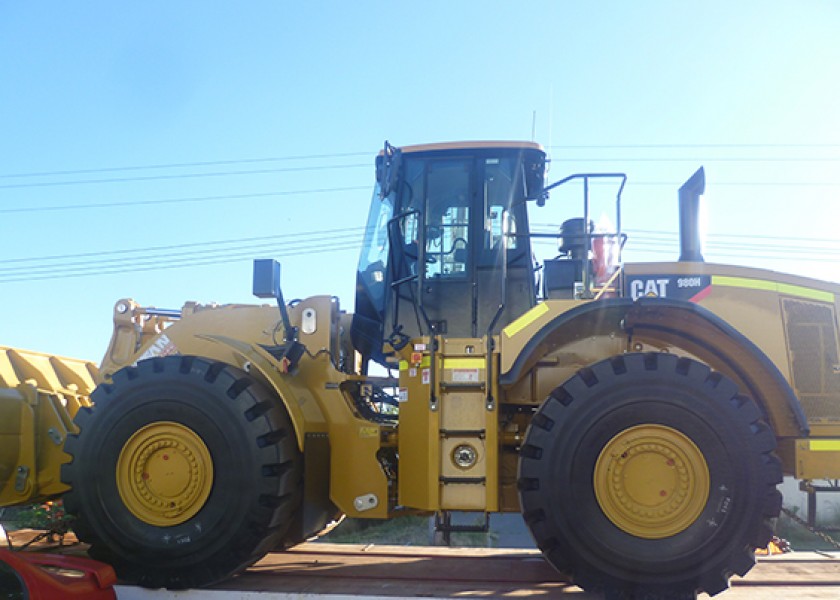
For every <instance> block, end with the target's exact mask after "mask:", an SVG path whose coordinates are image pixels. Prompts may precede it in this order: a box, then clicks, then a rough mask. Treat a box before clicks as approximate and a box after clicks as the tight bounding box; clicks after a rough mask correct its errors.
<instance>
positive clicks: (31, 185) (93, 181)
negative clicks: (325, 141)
mask: <svg viewBox="0 0 840 600" xmlns="http://www.w3.org/2000/svg"><path fill="white" fill-rule="evenodd" d="M359 167H368V168H369V167H370V165H369V164H367V163H365V164H352V165H316V166H310V167H286V168H282V169H254V170H249V171H223V172H215V173H178V174H175V175H146V176H142V177H113V178H109V179H73V180H69V179H68V180H64V181H42V182H33V183H12V184H4V185H0V189H6V190H8V189H21V188H36V187H56V186H62V185H89V184H98V183H124V182H126V181H159V180H169V179H196V178H201V177H230V176H235V175H265V174H268V173H291V172H301V171H323V170H325V169H355V168H359Z"/></svg>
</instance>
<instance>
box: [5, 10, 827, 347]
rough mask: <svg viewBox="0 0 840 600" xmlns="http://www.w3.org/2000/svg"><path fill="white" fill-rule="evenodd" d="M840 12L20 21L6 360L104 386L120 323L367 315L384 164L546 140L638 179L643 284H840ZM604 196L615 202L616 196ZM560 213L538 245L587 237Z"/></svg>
mask: <svg viewBox="0 0 840 600" xmlns="http://www.w3.org/2000/svg"><path fill="white" fill-rule="evenodd" d="M838 28H840V5H838V4H837V3H834V2H830V1H823V2H820V1H810V2H797V3H793V2H766V1H765V2H751V1H744V2H722V1H721V2H719V1H710V2H703V3H682V2H666V1H664V0H663V1H661V2H645V1H639V2H617V1H616V2H561V1H556V2H548V1H534V2H529V3H520V2H499V1H493V0H485V1H483V2H457V3H456V2H440V1H431V2H428V1H425V2H422V3H420V2H412V3H409V2H372V1H371V2H364V1H363V2H317V1H315V2H295V3H293V2H248V3H208V2H187V1H184V2H163V1H161V2H155V1H147V2H142V3H140V2H137V3H114V2H72V3H71V2H64V1H57V0H56V1H45V2H40V3H29V2H19V1H13V0H0V256H2V263H3V264H2V265H1V266H0V269H2V270H0V345H9V346H19V347H24V348H30V349H35V350H41V351H45V352H52V353H58V354H64V355H71V356H79V357H83V358H89V359H92V360H96V361H98V360H99V359H100V358H101V356H102V354H103V352H104V350H105V347H106V345H107V342H108V339H109V336H110V331H111V311H112V307H113V304H114V302H115V301H116V300H117V299H118V298H121V297H133V298H134V299H135V300H137V301H138V302H140V303H141V304H144V305H154V306H158V307H165V308H178V307H180V306H181V305H182V304H183V302H184V301H186V300H197V301H202V302H211V301H215V302H220V303H223V302H252V301H253V299H252V297H251V295H250V289H251V281H250V279H251V259H252V258H271V257H274V258H278V259H279V260H281V262H282V263H283V284H284V291H285V294H286V297H287V298H295V297H304V296H308V295H312V294H319V293H323V294H332V295H337V296H339V297H340V298H341V299H342V303H343V306H344V307H345V308H347V309H348V310H352V294H353V285H354V270H355V265H356V261H357V252H358V250H357V247H358V244H359V242H360V239H361V228H362V227H363V226H364V219H365V215H366V212H367V207H368V203H369V201H370V187H371V183H372V178H373V169H372V161H373V157H374V156H375V154H376V152H377V151H378V150H379V149H380V148H381V146H382V143H383V141H384V140H385V139H388V140H390V141H391V142H392V143H394V144H397V145H400V144H415V143H423V142H432V141H448V140H467V139H531V138H532V132H535V136H534V137H535V139H536V141H538V142H540V143H542V144H543V145H545V146H546V147H547V148H548V150H549V152H550V153H551V156H552V165H551V174H550V179H552V180H553V179H559V178H560V177H563V176H565V175H567V174H569V173H572V172H575V171H581V170H589V171H595V170H598V171H616V170H620V171H624V172H626V173H627V174H628V175H629V178H630V179H629V184H628V187H627V190H626V192H625V196H624V211H623V224H624V227H625V228H626V229H627V230H628V231H629V232H630V234H631V237H630V241H629V242H628V246H627V252H626V254H625V258H626V259H628V260H671V259H675V258H676V255H677V248H676V243H675V240H676V236H675V232H676V231H677V209H676V190H677V188H678V187H679V185H680V184H681V183H682V182H683V181H684V180H685V179H686V178H688V177H689V176H690V175H691V174H692V173H693V172H694V170H695V169H696V168H697V167H699V166H700V165H701V164H702V165H704V166H705V168H706V174H707V181H708V187H707V195H706V200H707V207H708V213H709V226H708V232H709V244H708V246H707V250H706V252H705V254H706V257H707V259H708V260H714V261H716V262H731V263H736V264H747V265H755V266H761V267H766V268H774V269H778V270H782V271H792V272H799V273H802V274H806V275H809V276H814V277H822V278H826V279H832V280H836V281H837V280H840V238H838V234H837V226H838V223H840V202H839V200H840V198H838V193H839V192H840V176H838V174H837V166H838V162H840V135H838V134H840V111H837V109H836V107H837V99H838V97H840V77H838V73H837V71H838V65H840V44H837V42H836V32H837V31H838ZM604 193H607V190H604ZM577 206H578V199H577V196H571V195H568V197H567V195H566V194H557V195H555V196H553V197H552V201H550V202H549V204H548V205H547V206H546V207H545V208H544V209H542V211H541V212H540V213H537V214H536V215H534V216H532V220H533V221H536V222H538V223H541V224H545V225H546V226H548V225H551V224H558V223H559V222H561V221H562V219H563V218H566V217H567V216H571V215H572V213H574V212H575V210H576V209H577Z"/></svg>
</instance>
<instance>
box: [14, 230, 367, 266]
mask: <svg viewBox="0 0 840 600" xmlns="http://www.w3.org/2000/svg"><path fill="white" fill-rule="evenodd" d="M365 229H366V228H365V227H343V228H340V229H321V230H316V231H303V232H298V233H285V234H280V235H265V236H253V237H245V238H235V239H229V240H212V241H209V242H190V243H184V244H169V245H165V246H145V247H142V248H128V249H122V250H106V251H100V252H81V253H77V254H53V255H49V256H33V257H28V258H8V259H4V261H3V262H5V263H23V262H39V261H55V260H65V259H71V260H74V259H79V258H88V257H91V256H99V257H101V256H110V255H125V254H137V253H141V252H161V251H169V250H180V249H184V248H202V247H207V246H218V245H223V244H224V245H227V244H243V243H245V242H265V241H274V242H280V241H282V240H284V239H287V238H301V237H303V238H306V237H312V236H321V237H328V236H335V235H336V234H346V233H348V232H353V233H354V234H355V235H358V236H359V239H361V237H362V236H361V233H362V232H364V231H365ZM3 270H9V269H8V268H0V271H3Z"/></svg>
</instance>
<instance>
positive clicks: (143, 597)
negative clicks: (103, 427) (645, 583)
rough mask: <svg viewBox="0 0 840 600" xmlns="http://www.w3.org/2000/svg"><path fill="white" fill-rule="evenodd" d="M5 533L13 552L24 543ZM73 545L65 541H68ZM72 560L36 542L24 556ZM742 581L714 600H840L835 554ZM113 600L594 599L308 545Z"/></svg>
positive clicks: (444, 556) (422, 562)
mask: <svg viewBox="0 0 840 600" xmlns="http://www.w3.org/2000/svg"><path fill="white" fill-rule="evenodd" d="M27 535H29V536H31V535H32V534H31V533H30V534H26V535H24V534H23V533H20V534H13V535H12V538H13V542H14V543H15V544H16V545H17V544H20V543H24V542H25V541H26V540H27ZM68 541H69V542H71V543H72V541H73V538H72V537H71V538H68ZM45 549H49V550H50V551H59V552H69V553H79V552H82V551H83V550H84V547H83V546H82V545H79V544H73V545H68V546H63V547H60V548H55V547H52V548H50V547H49V545H47V544H43V543H39V544H35V545H33V550H32V551H42V550H45ZM757 563H758V564H757V565H756V567H755V568H754V569H753V570H752V571H750V572H749V573H748V574H747V576H746V577H744V578H739V577H733V579H732V580H731V585H732V588H731V589H730V590H728V591H727V592H724V593H723V594H722V595H720V596H718V597H719V598H721V599H722V600H747V599H749V600H756V599H765V598H766V599H770V598H773V599H778V598H785V599H790V600H799V599H803V600H804V599H806V598H808V599H811V600H834V599H836V598H840V552H791V553H786V554H778V555H773V556H758V557H757ZM116 590H117V597H118V598H119V599H120V600H199V599H207V600H234V599H235V600H285V599H291V598H294V599H296V600H301V599H307V600H319V599H320V600H349V599H351V598H381V599H383V600H399V599H402V598H412V599H415V600H416V599H418V598H452V599H455V598H457V599H459V600H460V599H464V598H525V597H535V598H540V597H545V598H551V597H568V598H570V600H595V599H596V598H598V596H596V595H594V594H589V593H587V592H584V591H583V590H581V589H580V588H578V587H577V586H574V585H572V584H569V583H566V582H563V581H558V579H557V573H556V572H555V571H554V570H553V569H552V568H551V567H550V566H549V565H548V563H546V562H545V561H544V560H543V559H542V557H541V555H540V553H539V552H538V551H536V550H521V549H504V548H444V547H421V546H413V547H409V546H384V545H383V546H380V545H351V544H326V543H318V542H315V543H306V544H301V545H300V546H297V547H295V548H292V549H291V550H287V551H285V552H275V553H270V554H269V555H268V556H266V557H265V558H263V559H262V560H260V561H259V562H257V563H256V564H255V565H253V566H252V567H250V568H249V569H248V570H247V571H246V572H245V573H243V574H242V575H240V576H239V577H236V578H234V579H231V580H229V581H226V582H224V583H221V584H218V585H215V586H212V587H210V588H207V589H202V590H182V591H171V590H149V589H144V588H137V587H133V586H123V585H119V586H117V587H116ZM700 597H701V598H708V596H706V595H705V594H703V595H701V596H700Z"/></svg>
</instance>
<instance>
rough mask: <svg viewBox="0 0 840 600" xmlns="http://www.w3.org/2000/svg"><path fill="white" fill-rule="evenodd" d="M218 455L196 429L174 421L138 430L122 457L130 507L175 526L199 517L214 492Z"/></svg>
mask: <svg viewBox="0 0 840 600" xmlns="http://www.w3.org/2000/svg"><path fill="white" fill-rule="evenodd" d="M212 486H213V460H212V458H211V457H210V451H209V450H207V446H205V445H204V442H203V441H202V440H201V438H200V437H199V436H198V434H196V433H195V432H194V431H193V430H192V429H190V428H189V427H186V426H184V425H181V424H180V423H173V422H170V421H160V422H158V423H152V424H151V425H146V426H145V427H143V428H142V429H139V430H138V431H137V432H135V433H134V435H132V436H131V437H130V438H129V439H128V441H127V442H126V444H125V446H123V449H122V451H121V452H120V456H119V458H118V459H117V489H118V490H119V493H120V498H121V499H122V501H123V504H124V505H125V507H126V508H127V509H128V510H129V511H131V514H133V515H134V516H135V517H137V518H138V519H140V520H141V521H144V522H145V523H148V524H150V525H157V526H160V527H169V526H173V525H179V524H181V523H183V522H185V521H187V520H189V519H191V518H192V517H194V516H195V515H196V514H197V513H198V511H199V510H201V507H202V506H204V503H205V502H206V501H207V497H208V496H209V495H210V488H211V487H212Z"/></svg>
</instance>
